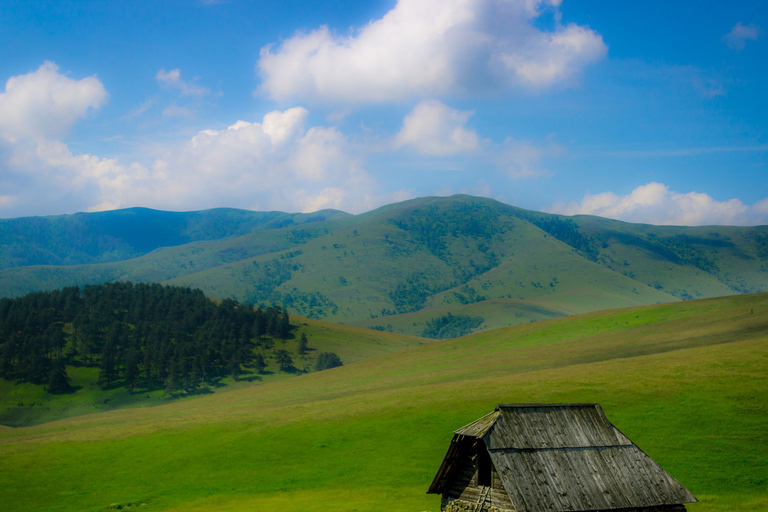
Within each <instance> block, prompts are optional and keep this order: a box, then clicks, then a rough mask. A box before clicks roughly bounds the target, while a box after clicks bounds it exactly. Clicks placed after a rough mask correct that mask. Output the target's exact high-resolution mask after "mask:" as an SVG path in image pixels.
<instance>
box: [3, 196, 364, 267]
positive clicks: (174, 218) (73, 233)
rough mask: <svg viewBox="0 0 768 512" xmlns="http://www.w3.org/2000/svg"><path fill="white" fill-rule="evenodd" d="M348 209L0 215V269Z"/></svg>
mask: <svg viewBox="0 0 768 512" xmlns="http://www.w3.org/2000/svg"><path fill="white" fill-rule="evenodd" d="M348 215H349V214H347V213H344V212H339V211H332V210H325V211H321V212H317V213H313V214H300V213H284V212H277V211H272V212H254V211H249V210H238V209H234V208H216V209H212V210H202V211H193V212H168V211H162V210H153V209H150V208H127V209H122V210H112V211H106V212H95V213H75V214H72V215H54V216H45V217H20V218H16V219H0V269H3V268H11V267H22V266H30V265H78V264H88V263H107V262H112V261H122V260H127V259H130V258H136V257H138V256H142V255H144V254H147V253H149V252H151V251H153V250H155V249H158V248H160V247H172V246H177V245H183V244H187V243H191V242H198V241H202V240H219V239H222V238H228V237H233V236H241V235H244V234H246V233H251V232H254V231H260V230H264V229H275V228H280V227H285V226H290V225H298V224H303V223H306V222H313V221H316V220H328V219H329V218H335V217H343V216H348Z"/></svg>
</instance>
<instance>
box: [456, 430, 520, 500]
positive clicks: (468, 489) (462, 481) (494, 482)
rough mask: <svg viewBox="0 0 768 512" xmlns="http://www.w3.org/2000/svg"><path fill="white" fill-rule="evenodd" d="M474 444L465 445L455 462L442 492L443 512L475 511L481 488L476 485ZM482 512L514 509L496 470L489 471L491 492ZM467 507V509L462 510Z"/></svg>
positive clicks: (476, 473)
mask: <svg viewBox="0 0 768 512" xmlns="http://www.w3.org/2000/svg"><path fill="white" fill-rule="evenodd" d="M473 444H474V443H472V444H470V443H467V446H466V448H465V449H464V450H462V453H461V455H460V456H459V457H458V458H457V460H456V465H455V469H454V471H453V472H452V473H451V475H450V477H449V483H448V485H446V488H445V490H444V492H443V500H442V507H441V509H442V510H443V511H444V512H463V511H464V510H475V508H476V505H477V502H478V500H479V499H480V492H481V488H480V487H479V486H478V485H477V477H478V472H477V455H476V447H475V446H473ZM485 504H486V506H484V507H483V508H482V510H484V511H485V510H488V511H491V512H495V511H497V510H498V511H501V512H509V511H514V510H515V507H514V505H512V502H511V501H510V500H509V496H508V495H507V491H506V490H505V489H504V485H503V484H502V482H501V478H500V477H499V474H498V473H497V472H496V468H492V469H491V492H490V493H489V495H488V498H487V499H486V500H485ZM465 506H469V508H462V507H465Z"/></svg>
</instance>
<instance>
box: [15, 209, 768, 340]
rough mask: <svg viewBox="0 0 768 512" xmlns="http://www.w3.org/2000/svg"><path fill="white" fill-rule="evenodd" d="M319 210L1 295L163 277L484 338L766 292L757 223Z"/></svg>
mask: <svg viewBox="0 0 768 512" xmlns="http://www.w3.org/2000/svg"><path fill="white" fill-rule="evenodd" d="M326 214H327V215H328V218H327V219H326V220H320V219H319V218H317V217H306V218H304V217H303V218H304V219H305V220H306V221H307V223H305V224H303V225H297V224H298V222H299V221H297V220H294V223H295V224H291V225H290V226H283V225H282V224H278V225H274V224H270V223H266V224H263V225H260V227H259V228H258V229H259V230H258V231H254V232H251V233H248V234H245V235H242V236H239V237H232V238H226V239H222V240H212V241H198V242H194V243H189V244H185V245H180V246H176V247H169V248H163V249H156V250H154V251H153V252H151V253H148V254H145V255H142V256H139V257H136V258H134V259H130V260H124V261H113V262H109V263H101V264H88V265H77V266H69V267H63V266H23V267H17V268H9V269H5V270H2V271H0V295H4V296H16V295H21V294H23V293H26V292H28V291H31V290H37V289H53V288H58V287H62V286H69V285H75V284H77V285H83V284H88V283H101V282H107V281H115V280H132V281H137V282H165V283H170V284H180V285H185V286H190V287H195V288H202V289H203V290H204V291H205V292H206V294H208V295H209V296H211V297H214V298H218V299H224V298H234V299H236V300H238V301H240V302H249V301H250V302H253V303H254V304H267V305H269V304H275V305H280V306H282V307H286V308H287V309H288V310H289V311H290V312H291V313H295V314H299V315H302V316H306V317H312V318H318V319H326V320H330V321H334V322H342V323H345V324H350V325H358V326H364V327H373V328H377V329H387V330H393V331H396V332H402V333H407V334H412V335H420V334H421V333H423V332H425V329H426V328H427V325H428V324H429V323H430V322H434V321H439V320H440V318H442V317H444V316H445V315H447V313H451V314H452V315H453V316H457V315H466V316H472V317H474V318H477V319H479V321H480V323H479V324H478V325H477V327H475V329H476V330H478V331H481V330H487V329H490V328H494V327H501V326H506V325H511V324H520V323H527V322H530V321H537V320H541V319H546V318H556V317H559V316H564V315H572V314H578V313H584V312H589V311H597V310H601V309H606V308H616V307H631V306H637V305H644V304H655V303H659V302H671V301H677V300H689V299H692V298H705V297H716V296H724V295H732V294H737V293H754V292H761V291H768V226H760V227H730V226H707V227H672V226H650V225H640V224H628V223H624V222H619V221H613V220H608V219H601V218H598V217H585V216H576V217H563V216H558V215H551V214H544V213H539V212H531V211H527V210H522V209H519V208H515V207H512V206H509V205H505V204H502V203H499V202H497V201H493V200H491V199H483V198H476V197H470V196H453V197H447V198H436V197H429V198H421V199H414V200H411V201H405V202H403V203H397V204H393V205H388V206H386V207H383V208H380V209H378V210H374V211H372V212H368V213H366V214H363V215H357V216H350V215H343V214H340V213H338V212H335V213H333V214H331V213H326ZM326 214H324V215H326ZM285 215H288V214H285ZM309 220H312V222H311V223H310V222H309ZM475 323H477V322H475Z"/></svg>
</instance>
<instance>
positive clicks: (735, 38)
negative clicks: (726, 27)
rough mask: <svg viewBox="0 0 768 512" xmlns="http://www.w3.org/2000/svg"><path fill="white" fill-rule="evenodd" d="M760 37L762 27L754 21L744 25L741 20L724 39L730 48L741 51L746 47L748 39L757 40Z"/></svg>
mask: <svg viewBox="0 0 768 512" xmlns="http://www.w3.org/2000/svg"><path fill="white" fill-rule="evenodd" d="M759 37H760V27H758V26H757V25H755V24H754V23H750V24H749V25H742V24H741V22H738V23H736V24H735V25H734V26H733V28H732V29H731V31H730V32H728V33H727V34H725V35H724V36H723V41H724V42H725V44H726V46H728V48H731V49H732V50H736V51H739V52H740V51H741V50H743V49H744V48H745V47H746V45H747V41H757V39H758V38H759Z"/></svg>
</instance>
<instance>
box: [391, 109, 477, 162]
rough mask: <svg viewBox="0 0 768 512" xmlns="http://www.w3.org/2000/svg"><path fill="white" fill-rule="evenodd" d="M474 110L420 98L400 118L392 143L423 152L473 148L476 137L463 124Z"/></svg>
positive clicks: (453, 152) (449, 152) (452, 152)
mask: <svg viewBox="0 0 768 512" xmlns="http://www.w3.org/2000/svg"><path fill="white" fill-rule="evenodd" d="M472 114H474V112H473V111H460V110H456V109H452V108H450V107H448V106H446V105H444V104H443V103H440V102H439V101H423V102H421V103H419V104H418V105H416V106H415V107H414V108H413V110H411V112H410V113H409V114H408V115H406V116H405V118H404V119H403V127H402V128H401V129H400V131H399V132H398V133H397V135H396V136H395V146H396V147H403V146H408V147H412V148H414V149H416V150H417V151H418V152H420V153H423V154H426V155H435V156H446V155H456V154H459V153H467V152H472V151H474V150H476V149H477V148H478V146H479V143H480V142H479V138H478V136H477V133H475V132H474V131H473V130H469V129H467V128H465V125H466V123H467V120H469V118H470V116H472Z"/></svg>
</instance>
